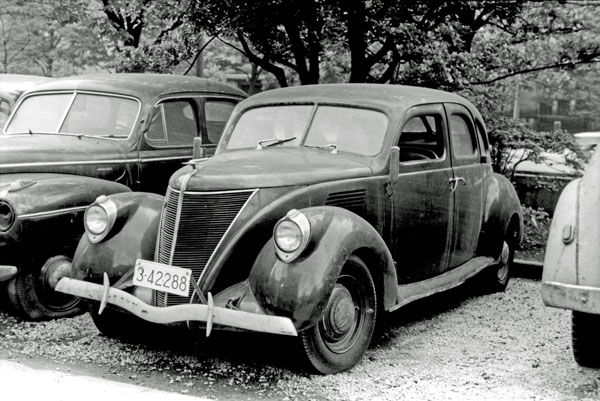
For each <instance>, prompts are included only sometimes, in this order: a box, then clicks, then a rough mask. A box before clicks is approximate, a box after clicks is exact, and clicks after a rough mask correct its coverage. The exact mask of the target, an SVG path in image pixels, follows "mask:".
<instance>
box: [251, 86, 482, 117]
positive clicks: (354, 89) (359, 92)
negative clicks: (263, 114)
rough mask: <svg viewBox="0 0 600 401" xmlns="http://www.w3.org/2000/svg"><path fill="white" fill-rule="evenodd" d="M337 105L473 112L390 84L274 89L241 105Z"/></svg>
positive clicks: (448, 97)
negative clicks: (445, 107) (431, 107)
mask: <svg viewBox="0 0 600 401" xmlns="http://www.w3.org/2000/svg"><path fill="white" fill-rule="evenodd" d="M296 102H298V103H305V102H308V103H313V102H317V103H319V102H322V103H340V104H347V105H356V106H366V107H374V108H379V109H386V110H389V111H392V110H397V109H398V107H401V108H403V109H405V110H406V109H408V108H410V107H412V106H415V105H419V104H430V103H440V102H444V103H460V104H463V105H465V106H466V107H467V108H469V110H471V112H473V113H474V115H476V116H479V117H480V115H479V112H478V111H477V110H476V108H475V107H474V106H473V105H472V104H471V103H470V102H469V101H468V100H466V99H465V98H463V97H462V96H459V95H457V94H454V93H450V92H445V91H441V90H437V89H430V88H422V87H417V86H408V85H392V84H322V85H304V86H294V87H288V88H281V89H273V90H270V91H265V92H262V93H259V94H256V95H254V96H252V97H250V98H249V99H246V100H245V101H244V105H245V106H247V107H253V106H255V105H259V104H265V103H296Z"/></svg>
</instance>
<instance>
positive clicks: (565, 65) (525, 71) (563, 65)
mask: <svg viewBox="0 0 600 401" xmlns="http://www.w3.org/2000/svg"><path fill="white" fill-rule="evenodd" d="M598 56H600V54H598V55H596V56H595V57H598ZM597 62H600V59H597V58H589V59H586V60H578V61H565V62H562V63H556V64H551V65H544V66H540V67H535V68H526V69H523V70H519V71H513V72H511V73H507V74H504V75H501V76H499V77H496V78H493V79H489V80H486V81H473V82H469V84H471V85H489V84H493V83H494V82H498V81H502V80H504V79H507V78H510V77H515V76H517V75H524V74H530V73H532V72H539V71H545V70H552V69H560V68H571V67H573V66H575V65H581V64H593V63H597Z"/></svg>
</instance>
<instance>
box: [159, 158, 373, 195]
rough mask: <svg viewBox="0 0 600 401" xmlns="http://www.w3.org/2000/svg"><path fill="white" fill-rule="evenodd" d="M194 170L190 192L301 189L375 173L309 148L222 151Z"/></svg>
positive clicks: (175, 183) (177, 183)
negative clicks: (274, 188) (286, 187)
mask: <svg viewBox="0 0 600 401" xmlns="http://www.w3.org/2000/svg"><path fill="white" fill-rule="evenodd" d="M193 169H194V168H193V167H192V166H188V167H185V168H183V169H181V170H179V171H178V172H177V173H175V174H174V175H173V177H172V178H171V182H170V186H171V187H173V188H176V189H180V188H181V182H182V180H183V178H184V177H185V176H186V175H187V174H188V173H189V172H190V171H192V170H193ZM195 169H196V170H197V172H196V173H195V174H194V175H193V176H192V177H191V178H190V180H189V182H188V184H187V190H188V191H193V190H195V191H219V190H236V189H251V188H272V187H284V186H299V185H309V184H315V183H320V182H326V181H334V180H342V179H351V178H360V177H368V176H371V175H372V174H373V171H372V170H371V168H370V167H369V165H368V164H367V163H366V162H363V161H360V160H359V159H357V158H349V157H348V155H344V154H343V153H338V154H331V153H330V152H328V151H326V150H320V149H309V148H306V147H303V148H289V149H262V150H242V151H231V152H223V153H219V154H218V155H216V156H213V157H212V158H210V159H206V160H204V161H202V162H198V163H196V165H195Z"/></svg>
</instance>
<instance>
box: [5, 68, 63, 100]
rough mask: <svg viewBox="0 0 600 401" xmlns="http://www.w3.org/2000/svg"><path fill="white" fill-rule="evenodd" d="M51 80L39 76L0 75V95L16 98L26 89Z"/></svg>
mask: <svg viewBox="0 0 600 401" xmlns="http://www.w3.org/2000/svg"><path fill="white" fill-rule="evenodd" d="M51 79H52V78H49V77H43V76H39V75H24V74H0V94H2V95H4V96H8V97H10V98H17V97H18V96H19V95H20V94H21V93H22V92H23V91H25V90H26V89H29V88H31V87H32V86H34V85H36V84H38V83H41V82H46V81H50V80H51Z"/></svg>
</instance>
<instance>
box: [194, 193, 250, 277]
mask: <svg viewBox="0 0 600 401" xmlns="http://www.w3.org/2000/svg"><path fill="white" fill-rule="evenodd" d="M258 191H259V189H258V188H256V189H255V190H254V191H252V193H251V194H250V196H249V197H248V199H246V202H245V203H244V206H242V207H241V208H240V210H239V211H238V212H237V214H236V215H235V217H234V218H233V220H231V224H229V227H227V230H225V233H223V236H222V237H221V239H220V240H219V243H218V244H217V246H216V247H215V249H214V250H213V251H212V253H211V254H210V258H208V260H207V261H206V264H205V265H204V269H202V273H200V277H198V286H200V283H201V282H202V279H203V278H204V276H205V274H206V272H207V271H208V270H210V265H211V264H212V261H213V259H214V257H215V254H216V253H217V251H218V250H219V249H220V248H221V245H222V244H223V239H224V238H226V237H227V235H228V234H229V231H231V227H233V225H234V224H235V222H236V220H237V219H238V218H239V217H240V214H241V213H242V211H243V210H244V209H245V208H246V206H248V203H249V202H250V200H252V198H253V197H254V196H255V195H256V194H257V193H258ZM228 192H229V193H237V192H249V191H248V190H246V191H223V192H221V193H228ZM188 193H191V192H188ZM213 193H214V192H213Z"/></svg>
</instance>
